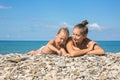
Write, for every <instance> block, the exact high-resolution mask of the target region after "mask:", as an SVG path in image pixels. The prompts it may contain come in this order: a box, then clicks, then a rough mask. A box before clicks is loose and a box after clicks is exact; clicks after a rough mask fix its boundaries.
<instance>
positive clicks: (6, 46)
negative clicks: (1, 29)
mask: <svg viewBox="0 0 120 80" xmlns="http://www.w3.org/2000/svg"><path fill="white" fill-rule="evenodd" d="M96 42H97V44H98V45H99V46H101V47H102V48H103V49H104V50H105V52H110V53H118V52H120V41H96ZM47 43H48V41H5V40H1V41H0V54H11V53H12V54H14V53H22V54H24V53H27V52H29V51H31V50H37V49H39V48H40V47H42V46H44V45H46V44H47Z"/></svg>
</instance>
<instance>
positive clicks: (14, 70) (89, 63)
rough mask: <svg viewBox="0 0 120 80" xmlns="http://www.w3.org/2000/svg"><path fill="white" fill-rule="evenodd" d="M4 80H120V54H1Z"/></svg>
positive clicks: (2, 79)
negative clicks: (72, 55) (70, 55)
mask: <svg viewBox="0 0 120 80" xmlns="http://www.w3.org/2000/svg"><path fill="white" fill-rule="evenodd" d="M0 80H120V53H114V54H113V53H106V54H105V55H102V56H99V55H83V56H79V57H66V56H59V55H45V54H39V55H32V54H27V53H26V54H19V53H16V54H0Z"/></svg>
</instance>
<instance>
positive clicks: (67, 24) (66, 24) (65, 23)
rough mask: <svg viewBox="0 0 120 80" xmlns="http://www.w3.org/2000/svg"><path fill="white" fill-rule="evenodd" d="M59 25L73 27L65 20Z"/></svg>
mask: <svg viewBox="0 0 120 80" xmlns="http://www.w3.org/2000/svg"><path fill="white" fill-rule="evenodd" d="M60 26H61V27H68V28H72V27H73V26H72V25H70V24H69V23H67V22H63V23H61V24H60Z"/></svg>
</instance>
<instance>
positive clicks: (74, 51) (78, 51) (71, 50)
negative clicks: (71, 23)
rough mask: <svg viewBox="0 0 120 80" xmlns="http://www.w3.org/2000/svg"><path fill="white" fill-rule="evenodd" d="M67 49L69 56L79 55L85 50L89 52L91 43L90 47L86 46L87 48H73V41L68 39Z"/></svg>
mask: <svg viewBox="0 0 120 80" xmlns="http://www.w3.org/2000/svg"><path fill="white" fill-rule="evenodd" d="M66 48H67V51H68V52H69V53H70V56H80V55H84V54H86V53H87V52H89V51H90V50H92V49H93V45H91V46H90V47H88V48H87V49H79V48H78V49H75V48H73V42H72V40H69V41H68V43H67V45H66Z"/></svg>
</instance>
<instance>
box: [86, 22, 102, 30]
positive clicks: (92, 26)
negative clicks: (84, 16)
mask: <svg viewBox="0 0 120 80" xmlns="http://www.w3.org/2000/svg"><path fill="white" fill-rule="evenodd" d="M88 28H89V29H90V30H99V31H101V30H102V27H101V26H100V25H98V24H97V23H92V24H89V25H88Z"/></svg>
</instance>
